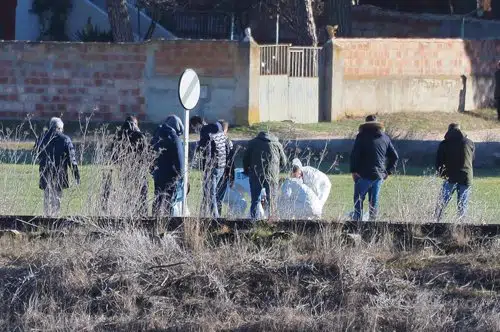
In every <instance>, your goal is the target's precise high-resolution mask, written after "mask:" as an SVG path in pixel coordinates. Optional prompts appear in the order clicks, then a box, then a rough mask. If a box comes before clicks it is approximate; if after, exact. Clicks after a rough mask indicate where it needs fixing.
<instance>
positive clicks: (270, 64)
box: [260, 44, 291, 75]
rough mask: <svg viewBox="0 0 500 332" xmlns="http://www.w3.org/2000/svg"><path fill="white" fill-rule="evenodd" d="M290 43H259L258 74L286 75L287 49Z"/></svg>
mask: <svg viewBox="0 0 500 332" xmlns="http://www.w3.org/2000/svg"><path fill="white" fill-rule="evenodd" d="M290 47H291V45H287V44H282V45H261V46H260V74H261V75H288V50H289V48H290Z"/></svg>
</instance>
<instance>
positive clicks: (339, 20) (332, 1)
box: [325, 0, 352, 37]
mask: <svg viewBox="0 0 500 332" xmlns="http://www.w3.org/2000/svg"><path fill="white" fill-rule="evenodd" d="M351 7H352V0H325V14H326V17H327V20H328V22H327V24H328V25H332V26H335V25H338V31H337V34H338V36H339V37H350V36H351V34H352V17H351Z"/></svg>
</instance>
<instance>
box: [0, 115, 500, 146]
mask: <svg viewBox="0 0 500 332" xmlns="http://www.w3.org/2000/svg"><path fill="white" fill-rule="evenodd" d="M378 118H379V121H381V122H383V123H384V125H385V127H386V131H387V132H388V134H390V135H391V136H393V137H394V138H410V139H436V137H439V139H441V137H442V135H443V132H444V131H446V128H447V127H448V124H450V123H452V122H458V123H460V124H461V125H462V128H463V129H464V130H465V131H466V132H478V131H488V130H494V131H495V134H494V135H493V136H492V137H489V136H488V135H479V137H478V138H476V139H480V140H485V139H491V138H495V137H496V136H495V135H496V134H497V132H496V131H497V130H499V129H500V123H499V122H498V121H497V120H496V111H495V110H492V109H482V110H476V111H469V112H465V113H446V112H426V113H421V112H420V113H419V112H400V113H391V114H380V115H378ZM363 121H364V117H363V116H351V117H346V118H343V119H339V120H337V121H334V122H319V123H313V124H298V123H293V122H287V121H283V122H262V123H257V124H254V125H251V126H235V127H232V128H231V129H230V135H231V137H232V138H233V139H248V138H251V137H254V136H255V135H257V134H258V133H259V132H260V131H270V132H272V133H274V134H276V135H277V136H278V137H279V138H281V139H296V138H328V137H353V136H354V135H355V134H356V133H357V131H358V127H359V125H360V124H361V123H363ZM32 125H33V130H34V131H35V132H36V133H38V134H40V133H41V132H42V129H43V128H44V127H46V123H45V121H34V122H33V123H32ZM104 125H106V128H107V130H108V131H109V132H111V133H112V132H114V131H115V130H116V129H117V128H119V127H120V126H121V123H120V122H111V123H106V124H104ZM140 125H141V128H142V130H143V131H144V132H147V133H149V134H153V132H154V131H155V129H156V127H157V126H158V123H152V122H144V123H141V124H140ZM102 126H103V123H101V122H98V123H95V122H91V123H89V125H88V127H86V126H82V124H80V123H79V122H75V121H67V122H66V123H65V132H66V133H67V134H68V135H70V136H71V137H72V138H73V140H74V142H79V141H81V140H82V132H86V134H87V135H90V136H88V137H87V138H89V137H90V138H91V136H92V133H93V132H94V131H96V130H97V129H100V128H102ZM198 138H199V137H198V135H195V134H191V135H190V140H191V141H196V140H197V139H198ZM34 139H35V136H34V134H33V131H32V129H31V128H30V126H29V123H27V122H26V121H19V120H15V121H14V120H13V121H2V123H0V149H14V150H18V149H25V150H30V149H31V148H32V147H33V142H34Z"/></svg>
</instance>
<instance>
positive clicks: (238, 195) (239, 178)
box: [223, 168, 266, 219]
mask: <svg viewBox="0 0 500 332" xmlns="http://www.w3.org/2000/svg"><path fill="white" fill-rule="evenodd" d="M234 173H235V174H234V183H233V186H232V187H231V186H230V185H229V184H228V187H227V190H226V194H225V196H224V200H223V202H224V203H225V204H227V207H228V213H227V214H228V217H229V218H249V217H250V216H249V213H250V212H248V213H246V210H247V207H248V202H247V199H246V198H245V194H247V195H248V196H249V195H250V182H249V181H248V176H247V175H245V174H244V173H243V169H242V168H236V169H235V171H234ZM265 196H266V191H265V190H264V189H263V190H262V193H261V199H260V201H261V203H260V204H259V205H258V206H257V216H256V217H257V219H264V218H265V212H264V207H263V202H266V197H265ZM264 204H265V203H264Z"/></svg>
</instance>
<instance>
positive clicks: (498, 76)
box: [495, 61, 500, 121]
mask: <svg viewBox="0 0 500 332" xmlns="http://www.w3.org/2000/svg"><path fill="white" fill-rule="evenodd" d="M495 101H496V104H497V105H496V106H497V119H498V121H500V61H498V63H497V70H496V71H495Z"/></svg>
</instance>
